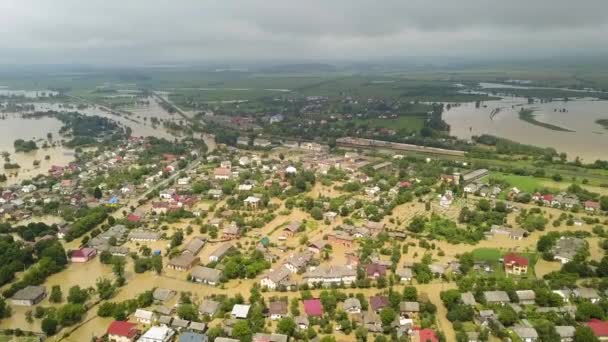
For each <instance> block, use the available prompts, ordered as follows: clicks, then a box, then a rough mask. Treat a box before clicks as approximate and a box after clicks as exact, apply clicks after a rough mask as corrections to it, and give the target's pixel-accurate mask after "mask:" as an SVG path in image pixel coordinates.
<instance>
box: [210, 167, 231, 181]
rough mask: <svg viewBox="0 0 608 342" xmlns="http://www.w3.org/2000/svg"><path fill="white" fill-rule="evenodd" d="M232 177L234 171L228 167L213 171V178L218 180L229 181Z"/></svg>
mask: <svg viewBox="0 0 608 342" xmlns="http://www.w3.org/2000/svg"><path fill="white" fill-rule="evenodd" d="M231 176H232V171H230V169H229V168H226V167H218V168H216V169H215V170H213V178H215V179H216V180H227V179H230V177H231Z"/></svg>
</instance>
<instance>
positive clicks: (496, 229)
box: [490, 225, 528, 240]
mask: <svg viewBox="0 0 608 342" xmlns="http://www.w3.org/2000/svg"><path fill="white" fill-rule="evenodd" d="M490 233H491V234H492V235H506V236H508V237H509V239H511V240H521V239H523V238H524V237H526V236H528V231H526V230H524V229H520V228H509V227H504V226H499V225H492V227H491V228H490Z"/></svg>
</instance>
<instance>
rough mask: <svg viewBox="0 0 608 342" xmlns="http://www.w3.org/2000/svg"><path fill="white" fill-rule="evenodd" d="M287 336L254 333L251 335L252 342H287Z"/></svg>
mask: <svg viewBox="0 0 608 342" xmlns="http://www.w3.org/2000/svg"><path fill="white" fill-rule="evenodd" d="M287 340H289V336H287V335H283V334H263V333H256V334H255V335H253V339H252V342H287Z"/></svg>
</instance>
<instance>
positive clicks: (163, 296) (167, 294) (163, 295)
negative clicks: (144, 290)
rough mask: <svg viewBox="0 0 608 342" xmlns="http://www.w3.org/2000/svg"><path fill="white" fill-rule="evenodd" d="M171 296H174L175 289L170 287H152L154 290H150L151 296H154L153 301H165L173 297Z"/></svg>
mask: <svg viewBox="0 0 608 342" xmlns="http://www.w3.org/2000/svg"><path fill="white" fill-rule="evenodd" d="M173 296H175V291H173V290H171V289H163V288H160V287H157V288H156V289H154V292H152V298H154V300H155V301H159V302H166V301H168V300H169V299H171V298H173Z"/></svg>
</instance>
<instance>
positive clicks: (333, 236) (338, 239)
mask: <svg viewBox="0 0 608 342" xmlns="http://www.w3.org/2000/svg"><path fill="white" fill-rule="evenodd" d="M327 241H329V242H330V243H336V244H340V245H342V246H344V247H349V248H350V247H352V246H353V244H354V242H355V238H354V237H353V236H351V235H349V234H348V233H346V232H344V231H341V230H334V231H332V232H331V233H329V234H328V235H327Z"/></svg>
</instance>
